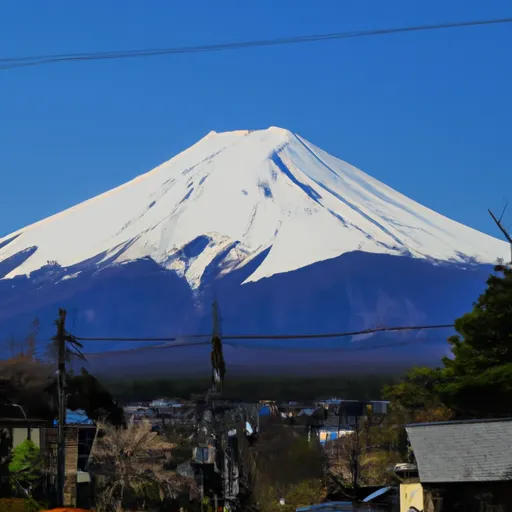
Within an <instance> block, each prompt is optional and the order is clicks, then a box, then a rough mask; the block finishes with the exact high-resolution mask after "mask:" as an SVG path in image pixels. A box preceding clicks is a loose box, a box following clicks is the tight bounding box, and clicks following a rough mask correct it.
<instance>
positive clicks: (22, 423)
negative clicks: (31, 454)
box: [0, 417, 47, 450]
mask: <svg viewBox="0 0 512 512" xmlns="http://www.w3.org/2000/svg"><path fill="white" fill-rule="evenodd" d="M46 424H47V422H46V421H45V420H40V419H35V418H27V419H25V418H16V417H15V418H10V417H9V418H0V431H1V432H3V435H4V436H6V438H7V439H8V440H9V441H8V442H9V445H8V446H9V449H11V450H12V449H13V448H16V447H17V446H18V445H20V444H21V443H23V441H25V440H27V439H29V440H30V441H32V442H33V443H34V444H35V445H36V446H37V447H38V448H40V449H42V448H43V447H44V427H45V426H46Z"/></svg>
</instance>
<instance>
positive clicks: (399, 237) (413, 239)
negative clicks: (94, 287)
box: [0, 127, 508, 287]
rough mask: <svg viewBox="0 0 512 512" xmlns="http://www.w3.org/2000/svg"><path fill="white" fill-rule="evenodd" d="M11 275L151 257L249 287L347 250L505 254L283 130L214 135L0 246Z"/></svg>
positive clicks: (191, 273)
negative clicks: (249, 268)
mask: <svg viewBox="0 0 512 512" xmlns="http://www.w3.org/2000/svg"><path fill="white" fill-rule="evenodd" d="M29 249H30V255H28V253H27V257H23V258H20V264H19V265H18V266H17V267H16V268H14V269H13V270H12V271H11V272H10V273H9V274H8V275H7V277H14V276H16V275H19V274H28V273H30V272H32V271H35V270H37V269H39V268H41V267H42V266H44V265H46V264H47V263H48V262H49V261H52V262H57V263H58V264H59V265H60V266H61V267H69V266H71V265H73V264H77V263H80V262H83V261H86V260H88V259H90V258H93V257H96V259H95V262H96V263H97V262H101V261H103V262H105V261H107V260H108V261H109V264H115V263H121V262H125V261H130V260H135V259H139V258H143V257H151V258H152V259H154V260H155V261H156V262H158V263H159V264H161V265H163V266H165V267H167V268H172V269H175V270H176V271H177V272H178V273H180V274H182V275H184V276H185V277H186V279H187V280H188V282H189V283H190V285H191V286H192V287H197V286H199V285H200V283H201V279H202V277H203V275H204V272H205V271H206V270H207V269H208V268H209V265H211V264H214V263H215V264H216V265H218V266H219V267H220V268H221V271H222V272H225V273H226V272H230V271H232V270H233V269H235V268H240V267H241V266H243V265H244V264H246V263H247V262H248V261H250V260H251V259H253V258H254V257H256V256H257V255H258V254H261V253H262V251H265V250H268V254H267V256H266V257H265V258H264V260H263V262H262V263H261V264H260V265H259V266H258V268H257V269H256V270H255V271H254V273H253V274H252V275H251V276H250V277H249V278H248V281H255V280H258V279H261V278H264V277H268V276H271V275H273V274H276V273H280V272H287V271H291V270H295V269H297V268H300V267H304V266H306V265H309V264H312V263H315V262H317V261H322V260H326V259H328V258H333V257H336V256H339V255H341V254H343V253H346V252H350V251H357V250H359V251H365V252H371V253H389V254H397V255H407V256H410V257H415V258H428V259H432V260H441V261H450V260H451V261H459V262H461V261H467V260H468V259H470V260H472V261H475V262H479V263H494V262H495V261H496V260H497V258H499V257H505V258H506V257H507V256H508V246H507V244H505V243H504V242H501V241H499V240H497V239H495V238H493V237H490V236H488V235H485V234H483V233H480V232H478V231H475V230H473V229H471V228H468V227H466V226H464V225H462V224H459V223H457V222H455V221H453V220H450V219H448V218H446V217H443V216H442V215H439V214H438V213H436V212H434V211H432V210H430V209H428V208H426V207H424V206H421V205H419V204H418V203H416V202H414V201H412V200H411V199H409V198H407V197H405V196H404V195H402V194H400V193H398V192H396V191H394V190H393V189H391V188H390V187H388V186H386V185H384V184H382V183H380V182H379V181H377V180H375V179H373V178H372V177H371V176H369V175H367V174H365V173H364V172H362V171H360V170H358V169H356V168H355V167H353V166H351V165H349V164H347V163H345V162H343V161H341V160H339V159H337V158H334V157H332V156H331V155H329V154H328V153H326V152H324V151H322V150H321V149H319V148H317V147H316V146H314V145H313V144H311V143H309V142H308V141H306V140H305V139H303V138H301V137H300V136H298V135H296V134H294V133H292V132H290V131H288V130H284V129H282V128H277V127H270V128H268V129H267V130H256V131H251V130H239V131H233V132H224V133H216V132H214V131H211V132H210V133H209V134H208V135H206V136H205V137H204V138H202V139H201V140H200V141H199V142H197V143H196V144H194V145H193V146H191V147H190V148H188V149H187V150H185V151H183V152H182V153H180V154H178V155H176V156H175V157H174V158H172V159H171V160H169V161H168V162H165V163H163V164H162V165H160V166H158V167H156V168H155V169H153V170H152V171H150V172H148V173H146V174H143V175H141V176H139V177H137V178H135V179H133V180H131V181H129V182H127V183H125V184H124V185H121V186H120V187H117V188H115V189H112V190H110V191H108V192H105V193H104V194H101V195H99V196H97V197H95V198H92V199H90V200H88V201H85V202H83V203H80V204H78V205H77V206H75V207H73V208H70V209H68V210H65V211H63V212H61V213H59V214H57V215H54V216H52V217H49V218H47V219H45V220H42V221H40V222H37V223H35V224H32V225H31V226H27V227H26V228H23V229H21V230H19V231H17V232H15V233H12V234H11V235H8V236H7V237H4V238H3V239H0V262H1V261H3V260H5V259H7V258H9V257H12V256H14V255H19V254H20V253H22V251H28V250H29Z"/></svg>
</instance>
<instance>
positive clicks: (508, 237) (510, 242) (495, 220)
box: [489, 205, 512, 263]
mask: <svg viewBox="0 0 512 512" xmlns="http://www.w3.org/2000/svg"><path fill="white" fill-rule="evenodd" d="M506 207H507V206H506V205H505V208H506ZM505 208H504V209H503V213H502V214H501V216H500V218H499V219H498V218H496V216H495V215H494V213H492V211H491V210H489V213H490V215H491V217H492V220H493V221H494V222H495V223H496V225H497V226H498V228H499V229H500V231H501V232H502V233H503V235H504V236H505V238H506V239H507V241H508V243H509V244H510V263H512V235H510V233H509V232H508V231H507V230H506V229H505V228H504V227H503V225H502V224H501V219H502V218H503V214H504V213H505Z"/></svg>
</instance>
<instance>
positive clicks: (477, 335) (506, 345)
mask: <svg viewBox="0 0 512 512" xmlns="http://www.w3.org/2000/svg"><path fill="white" fill-rule="evenodd" d="M455 330H456V331H457V333H458V334H456V335H454V336H452V337H450V338H449V339H448V342H449V344H450V345H451V351H452V357H444V358H443V360H442V362H443V367H442V368H439V369H431V368H415V369H413V370H412V371H411V372H409V373H408V374H407V375H406V376H405V378H404V379H403V381H402V382H401V383H400V384H397V385H395V386H389V387H388V388H386V390H385V394H386V395H387V396H388V397H389V398H391V400H393V401H394V403H395V404H397V405H399V406H401V407H403V408H406V409H429V408H436V407H439V406H440V405H442V406H444V407H447V408H450V409H451V410H452V411H453V413H454V414H455V416H456V417H459V418H486V417H487V418H489V417H502V416H509V415H512V268H510V267H506V266H503V265H498V266H497V267H496V269H495V273H494V274H492V275H491V276H490V277H489V279H488V280H487V289H486V290H485V292H484V293H483V294H482V295H481V296H480V297H479V298H478V300H477V301H476V302H475V303H474V305H473V310H472V311H471V312H470V313H467V314H465V315H463V316H462V317H460V318H458V319H457V320H456V321H455Z"/></svg>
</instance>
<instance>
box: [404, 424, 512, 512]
mask: <svg viewBox="0 0 512 512" xmlns="http://www.w3.org/2000/svg"><path fill="white" fill-rule="evenodd" d="M406 430H407V435H408V437H409V441H410V444H411V447H412V450H413V453H414V456H415V458H416V464H417V468H418V473H417V476H416V477H409V478H406V479H403V482H402V484H401V487H402V489H401V493H400V494H401V496H404V503H403V507H401V512H407V508H405V506H406V502H407V503H408V505H409V506H410V507H412V506H414V507H416V509H417V510H420V511H421V510H423V511H424V512H450V511H452V510H463V511H464V512H510V511H512V418H510V419H497V420H470V421H451V422H441V423H422V424H412V425H408V426H407V427H406ZM413 493H414V496H416V500H417V499H418V497H419V496H421V495H422V501H423V507H422V508H421V509H419V508H418V506H417V501H415V502H414V503H415V504H413V503H412V501H411V497H412V495H413ZM407 499H408V500H409V501H407Z"/></svg>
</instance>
